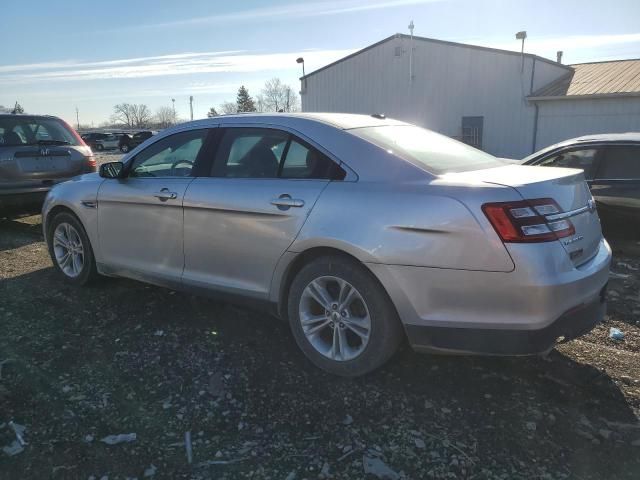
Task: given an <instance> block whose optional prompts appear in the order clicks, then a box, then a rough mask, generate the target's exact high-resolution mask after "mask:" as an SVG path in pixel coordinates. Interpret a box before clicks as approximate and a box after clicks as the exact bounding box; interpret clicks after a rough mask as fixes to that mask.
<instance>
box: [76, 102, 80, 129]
mask: <svg viewBox="0 0 640 480" xmlns="http://www.w3.org/2000/svg"><path fill="white" fill-rule="evenodd" d="M76 124H77V125H78V130H80V112H79V111H78V107H76Z"/></svg>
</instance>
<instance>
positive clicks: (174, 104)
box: [171, 98, 176, 119]
mask: <svg viewBox="0 0 640 480" xmlns="http://www.w3.org/2000/svg"><path fill="white" fill-rule="evenodd" d="M171 102H172V103H173V118H174V119H175V118H176V99H175V98H172V99H171Z"/></svg>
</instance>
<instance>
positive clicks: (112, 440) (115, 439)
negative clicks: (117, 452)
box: [100, 433, 137, 445]
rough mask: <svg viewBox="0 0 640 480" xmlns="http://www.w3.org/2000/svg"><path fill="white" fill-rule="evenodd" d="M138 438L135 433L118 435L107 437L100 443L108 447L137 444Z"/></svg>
mask: <svg viewBox="0 0 640 480" xmlns="http://www.w3.org/2000/svg"><path fill="white" fill-rule="evenodd" d="M136 437H137V436H136V434H135V433H120V434H118V435H107V436H106V437H104V438H103V439H102V440H100V441H101V442H102V443H106V444H107V445H117V444H119V443H129V442H135V441H136Z"/></svg>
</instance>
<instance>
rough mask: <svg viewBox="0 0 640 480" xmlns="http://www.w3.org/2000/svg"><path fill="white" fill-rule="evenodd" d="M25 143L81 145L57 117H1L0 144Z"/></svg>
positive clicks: (8, 145) (7, 145)
mask: <svg viewBox="0 0 640 480" xmlns="http://www.w3.org/2000/svg"><path fill="white" fill-rule="evenodd" d="M24 145H79V140H78V137H77V136H76V135H75V134H74V133H73V132H72V131H71V130H70V129H69V128H68V127H67V126H66V125H65V124H64V123H63V122H62V121H60V120H58V119H56V118H40V117H23V116H16V117H0V146H5V147H16V146H24Z"/></svg>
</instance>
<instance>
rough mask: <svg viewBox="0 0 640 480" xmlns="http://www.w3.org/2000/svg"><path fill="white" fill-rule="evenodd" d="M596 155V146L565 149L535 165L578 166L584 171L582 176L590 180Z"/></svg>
mask: <svg viewBox="0 0 640 480" xmlns="http://www.w3.org/2000/svg"><path fill="white" fill-rule="evenodd" d="M597 156H598V149H596V148H585V149H582V150H565V151H563V152H560V153H558V154H555V155H552V156H550V157H548V158H545V159H544V160H542V161H541V162H540V163H538V164H537V165H538V166H541V167H562V168H578V169H580V170H583V171H584V176H585V178H586V179H587V180H592V179H593V175H594V173H595V168H596V157H597Z"/></svg>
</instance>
